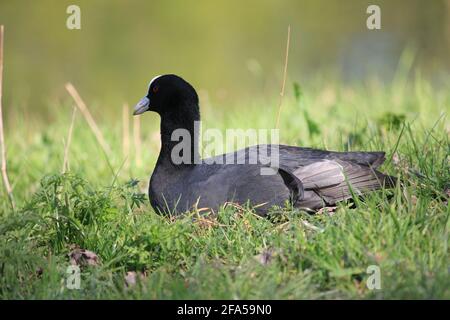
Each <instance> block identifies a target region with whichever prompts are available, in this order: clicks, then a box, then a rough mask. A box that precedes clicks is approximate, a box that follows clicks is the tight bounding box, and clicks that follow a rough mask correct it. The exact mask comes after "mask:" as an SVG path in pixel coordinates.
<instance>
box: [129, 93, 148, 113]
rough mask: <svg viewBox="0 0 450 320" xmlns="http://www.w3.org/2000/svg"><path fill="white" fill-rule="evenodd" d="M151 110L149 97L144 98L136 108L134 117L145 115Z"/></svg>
mask: <svg viewBox="0 0 450 320" xmlns="http://www.w3.org/2000/svg"><path fill="white" fill-rule="evenodd" d="M148 109H150V99H149V98H147V97H143V98H142V99H141V100H140V101H139V102H138V103H137V105H135V106H134V112H133V115H134V116H136V115H138V114H141V113H144V112H145V111H147V110H148Z"/></svg>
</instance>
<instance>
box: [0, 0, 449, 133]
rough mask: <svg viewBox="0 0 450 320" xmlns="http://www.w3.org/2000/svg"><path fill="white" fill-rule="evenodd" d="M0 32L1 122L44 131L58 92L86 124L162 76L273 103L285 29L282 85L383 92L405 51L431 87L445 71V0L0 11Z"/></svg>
mask: <svg viewBox="0 0 450 320" xmlns="http://www.w3.org/2000/svg"><path fill="white" fill-rule="evenodd" d="M70 4H76V5H79V6H80V8H81V30H68V29H67V28H66V19H67V17H68V14H67V13H66V8H67V6H68V5H70ZM369 4H377V5H379V6H381V13H382V29H381V30H377V31H370V30H368V29H367V28H366V19H367V17H368V14H367V13H366V9H367V7H368V5H369ZM0 23H2V24H4V25H5V67H4V85H3V87H4V108H5V114H6V118H7V119H11V118H15V117H16V116H17V115H23V114H27V115H28V117H29V118H30V119H32V120H34V121H41V120H45V121H44V122H49V121H52V119H53V118H52V114H53V113H54V108H55V107H56V106H60V105H61V103H60V102H61V101H65V100H66V99H68V95H67V93H66V92H65V90H64V83H65V82H67V81H71V82H72V83H73V84H74V85H75V86H76V87H77V88H78V90H79V91H80V94H81V95H82V97H83V98H84V99H85V100H86V102H87V103H88V105H89V106H90V107H92V108H93V109H94V110H96V112H97V114H98V113H101V114H104V115H112V116H116V115H120V110H121V106H122V104H123V103H124V102H129V103H130V104H133V103H134V102H135V101H137V100H138V99H139V98H140V97H141V96H142V95H143V94H144V93H145V91H146V89H147V83H148V81H149V80H150V79H151V78H152V77H153V76H155V75H158V74H162V73H176V74H179V75H181V76H183V77H184V78H186V79H187V80H188V81H190V82H191V83H192V84H193V85H194V86H195V87H196V88H197V89H198V90H199V92H200V94H201V97H202V100H203V101H205V99H207V100H208V103H212V104H215V105H217V106H220V107H225V106H227V105H229V106H233V105H236V104H237V103H238V102H242V101H249V100H254V99H258V100H261V99H273V98H274V97H276V96H277V95H278V93H279V90H280V82H281V78H282V69H283V67H282V66H283V62H284V51H285V43H286V34H287V26H288V25H289V24H290V25H291V28H292V32H291V35H292V37H291V50H290V60H289V68H288V77H289V78H288V80H289V81H290V82H292V81H299V82H300V83H301V84H302V85H303V84H304V83H307V82H308V81H309V80H310V79H313V78H314V77H318V76H319V75H320V76H322V77H323V76H324V75H329V74H333V75H335V76H336V77H337V78H338V79H340V81H343V82H347V83H350V84H351V83H354V82H360V81H365V80H366V79H370V78H374V77H376V78H379V79H381V80H382V81H384V82H388V81H390V80H392V78H393V77H394V74H395V70H396V68H397V64H398V61H399V57H400V56H401V54H402V52H404V50H405V48H409V49H410V50H411V52H413V53H414V59H413V64H414V67H417V68H418V69H420V70H422V72H423V74H424V75H426V76H427V78H429V79H431V80H432V81H433V83H436V84H437V85H439V84H440V83H441V79H446V77H448V73H449V67H450V60H449V59H448V57H449V56H450V55H449V53H450V1H448V0H433V1H422V0H395V1H392V0H389V1H373V0H372V1H365V0H344V1H342V0H339V1H338V0H319V1H317V0H314V1H308V0H305V1H298V0H297V1H294V0H292V1H269V0H258V1H255V0H250V1H245V5H244V3H243V2H242V1H236V0H231V1H207V0H198V1H172V0H169V1H137V0H130V1H119V0H112V1H111V0H109V1H106V0H96V1H92V0H89V1H75V0H69V1H66V0H58V1H55V0H40V1H31V0H15V1H11V0H1V1H0ZM447 79H448V78H447ZM322 81H324V83H326V78H325V79H323V80H322ZM288 88H289V89H290V86H288ZM100 111H101V112H100ZM7 122H8V121H7ZM7 126H11V124H9V125H8V124H7Z"/></svg>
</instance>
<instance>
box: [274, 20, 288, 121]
mask: <svg viewBox="0 0 450 320" xmlns="http://www.w3.org/2000/svg"><path fill="white" fill-rule="evenodd" d="M290 42H291V26H290V25H289V26H288V34H287V42H286V55H285V60H284V70H283V82H282V84H281V91H280V101H279V103H278V114H277V122H276V124H275V128H276V129H278V126H279V124H280V116H281V106H282V103H283V97H284V88H285V86H286V75H287V67H288V61H289V45H290Z"/></svg>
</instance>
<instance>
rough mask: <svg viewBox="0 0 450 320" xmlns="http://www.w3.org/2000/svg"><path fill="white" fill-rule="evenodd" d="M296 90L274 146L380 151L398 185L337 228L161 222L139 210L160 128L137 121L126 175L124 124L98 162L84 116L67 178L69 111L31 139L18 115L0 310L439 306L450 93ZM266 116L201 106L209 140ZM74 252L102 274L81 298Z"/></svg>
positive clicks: (248, 109) (88, 281) (86, 272)
mask: <svg viewBox="0 0 450 320" xmlns="http://www.w3.org/2000/svg"><path fill="white" fill-rule="evenodd" d="M325 83H326V85H324V84H325ZM446 87H447V88H448V86H446ZM294 91H295V95H294V97H292V99H289V97H286V100H285V101H284V105H283V112H282V115H281V119H280V128H281V131H280V137H281V140H282V141H281V142H282V143H287V144H295V145H303V146H314V147H319V148H327V149H334V150H385V151H386V152H387V161H386V164H385V165H384V166H383V171H386V172H388V173H389V174H392V175H395V176H398V177H399V178H400V180H401V181H402V184H401V185H400V184H399V185H398V186H397V188H396V189H395V190H392V191H389V192H379V193H374V194H371V195H369V196H367V197H366V198H365V199H364V201H359V200H358V199H355V201H357V203H358V205H357V207H356V208H349V207H348V206H347V205H345V204H342V205H341V206H340V207H339V208H338V210H337V211H336V212H335V213H334V214H333V215H330V214H325V213H322V214H318V215H309V214H307V213H304V212H300V211H296V210H290V209H288V208H285V209H282V210H279V211H278V212H274V214H273V215H272V216H271V217H270V218H260V217H258V216H256V215H255V214H253V213H252V210H251V208H240V207H232V206H226V207H224V208H223V210H221V211H220V212H219V213H218V214H217V215H216V216H213V215H210V214H209V215H208V214H206V215H205V214H200V213H198V212H191V213H189V214H187V215H185V216H182V217H170V216H159V215H157V214H155V213H154V212H153V210H152V209H151V207H150V205H149V203H148V199H147V196H146V189H147V183H148V178H149V175H150V174H151V170H152V169H153V167H154V164H155V161H156V158H157V155H158V150H159V142H158V123H159V121H158V120H157V119H156V116H155V115H150V114H146V115H145V116H144V117H143V118H142V119H141V120H142V126H141V128H142V159H140V160H141V161H142V165H141V166H138V165H137V164H136V163H137V160H138V159H136V157H135V156H134V152H133V148H132V150H131V151H132V152H131V157H130V159H129V166H126V165H124V163H125V159H124V158H123V156H122V146H121V141H122V136H121V135H122V129H121V123H122V121H121V120H120V119H116V120H113V121H108V122H107V121H100V127H101V130H102V132H103V134H104V136H105V139H106V141H108V143H109V144H110V146H111V149H112V153H111V155H110V156H108V157H107V158H106V156H105V153H104V152H102V150H101V148H100V146H99V145H98V143H97V142H96V139H95V137H94V136H93V135H92V133H91V131H90V130H89V127H88V126H87V125H86V123H85V122H84V120H83V119H82V118H81V117H80V116H78V117H77V119H76V122H75V125H74V128H73V137H72V144H71V147H70V152H69V158H70V171H68V172H67V173H65V174H61V173H60V172H61V168H62V164H63V161H64V144H63V140H64V139H66V137H67V132H68V128H69V125H70V119H71V108H70V107H69V106H71V102H67V103H66V102H63V103H61V105H57V106H51V107H49V108H51V110H54V119H55V121H54V122H52V123H47V124H45V126H42V127H41V128H40V130H31V129H27V122H26V121H24V120H23V119H21V118H20V117H19V116H16V117H15V118H13V119H14V121H15V123H14V124H12V123H9V126H8V128H7V129H8V130H7V133H6V140H7V144H8V166H9V175H10V179H11V181H12V184H13V188H14V195H15V199H16V202H17V210H16V212H12V210H11V208H10V205H9V202H8V198H7V195H6V193H5V192H4V191H2V193H1V202H0V298H2V299H69V298H82V299H97V298H104V299H122V298H123V299H135V298H137V299H184V298H190V299H197V298H199V299H200V298H203V299H217V298H223V299H253V298H254V299H260V298H264V299H299V298H300V299H302V298H305V299H316V298H317V299H342V298H350V299H378V298H385V299H394V298H420V299H428V298H438V299H449V298H450V291H449V287H450V277H449V275H448V272H449V269H448V268H449V257H448V238H449V234H448V231H449V226H450V222H449V221H450V220H449V213H450V210H449V204H448V188H449V181H450V179H449V178H450V173H449V170H448V169H449V166H448V161H449V122H448V111H449V106H450V92H449V91H448V90H446V89H445V87H444V89H442V90H441V89H437V88H434V87H433V86H432V85H431V84H430V83H429V82H427V81H425V80H423V79H421V78H420V77H419V76H417V77H416V78H415V80H414V81H412V82H411V83H408V82H406V81H399V80H397V81H396V82H394V83H393V84H392V85H390V84H389V85H387V84H383V83H382V82H379V81H376V80H373V81H367V82H364V83H360V84H358V85H353V86H344V85H339V83H338V82H336V83H335V82H333V81H332V80H329V81H327V82H325V81H324V80H322V81H320V80H319V81H318V82H317V85H315V84H314V83H312V84H310V86H309V87H300V86H299V85H298V84H296V85H295V86H294ZM81 94H82V93H81ZM67 101H70V100H67ZM88 104H89V103H88ZM274 106H276V102H275V101H274V103H271V102H267V101H266V102H263V103H256V102H253V103H248V104H243V105H238V106H236V107H235V108H227V109H225V108H220V106H215V105H202V115H203V120H204V128H208V127H215V128H220V129H222V130H223V131H225V129H227V128H244V129H246V128H255V127H256V128H272V127H273V126H274V122H275V121H274V119H275V118H276V112H277V110H276V108H275V107H274ZM120 108H121V106H120V105H118V106H117V110H119V109H120ZM242 110H245V112H242ZM116 113H117V114H121V112H120V111H117V112H116ZM99 116H100V114H99V113H95V112H94V117H97V118H99ZM305 119H306V120H305ZM136 179H137V180H136ZM74 247H79V248H83V249H87V250H90V251H92V252H94V253H95V254H96V255H97V256H98V258H99V260H100V262H99V264H98V265H97V266H82V268H81V272H82V277H81V289H80V290H69V289H68V288H67V287H66V285H65V281H66V278H67V276H68V275H67V274H66V269H67V267H68V266H69V257H68V254H69V253H70V252H71V251H72V250H73V249H74ZM370 265H377V266H379V267H380V270H381V289H380V290H369V289H368V288H367V286H366V281H367V279H368V277H369V276H370V275H369V274H368V273H367V272H366V270H367V267H368V266H370ZM130 271H135V272H137V273H138V274H140V273H142V276H138V277H137V284H136V285H127V284H126V282H125V279H124V278H125V275H126V274H127V272H130Z"/></svg>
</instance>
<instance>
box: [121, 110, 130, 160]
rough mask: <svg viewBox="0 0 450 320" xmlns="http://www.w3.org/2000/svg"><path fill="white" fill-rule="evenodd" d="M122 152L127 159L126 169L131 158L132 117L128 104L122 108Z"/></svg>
mask: <svg viewBox="0 0 450 320" xmlns="http://www.w3.org/2000/svg"><path fill="white" fill-rule="evenodd" d="M122 152H123V157H124V158H125V164H124V166H125V168H128V166H129V158H130V116H129V107H128V104H124V105H123V108H122Z"/></svg>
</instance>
